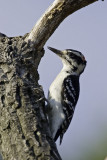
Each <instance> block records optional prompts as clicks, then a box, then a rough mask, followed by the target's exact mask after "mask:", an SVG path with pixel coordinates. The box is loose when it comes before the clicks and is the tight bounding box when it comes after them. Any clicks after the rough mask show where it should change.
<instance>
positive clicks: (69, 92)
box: [54, 75, 79, 144]
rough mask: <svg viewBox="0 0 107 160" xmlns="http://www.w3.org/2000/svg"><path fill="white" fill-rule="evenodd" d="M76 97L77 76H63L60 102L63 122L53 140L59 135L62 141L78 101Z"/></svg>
mask: <svg viewBox="0 0 107 160" xmlns="http://www.w3.org/2000/svg"><path fill="white" fill-rule="evenodd" d="M78 97H79V76H76V75H70V76H68V77H67V78H65V80H64V82H63V90H62V104H63V111H64V113H65V120H64V122H63V124H62V125H61V126H60V128H59V130H58V131H57V133H56V135H55V138H54V140H55V141H56V140H57V139H58V137H59V136H60V144H61V142H62V138H63V135H64V133H65V132H66V130H67V129H68V127H69V124H70V122H71V120H72V117H73V114H74V110H75V106H76V104H77V101H78Z"/></svg>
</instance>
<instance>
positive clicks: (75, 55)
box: [48, 47, 87, 74]
mask: <svg viewBox="0 0 107 160" xmlns="http://www.w3.org/2000/svg"><path fill="white" fill-rule="evenodd" d="M48 49H50V50H51V51H53V52H54V53H56V54H57V55H58V56H59V57H60V58H61V60H62V62H63V65H64V67H65V68H68V69H69V70H70V69H71V70H72V71H73V72H76V73H77V74H81V73H82V72H83V71H84V69H85V66H86V63H87V61H86V60H85V57H84V55H83V54H82V53H81V52H79V51H76V50H72V49H66V50H63V51H60V50H57V49H55V48H51V47H48Z"/></svg>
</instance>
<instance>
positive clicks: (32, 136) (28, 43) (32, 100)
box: [0, 0, 97, 160]
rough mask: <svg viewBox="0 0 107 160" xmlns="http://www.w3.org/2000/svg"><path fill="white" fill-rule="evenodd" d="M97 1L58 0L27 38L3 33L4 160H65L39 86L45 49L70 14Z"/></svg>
mask: <svg viewBox="0 0 107 160" xmlns="http://www.w3.org/2000/svg"><path fill="white" fill-rule="evenodd" d="M95 1H97V0H55V1H54V3H53V5H52V6H51V7H50V8H49V9H48V10H47V11H46V13H45V14H44V15H43V16H42V17H41V18H40V20H39V21H38V22H37V24H36V25H35V26H34V28H33V30H32V31H31V32H30V33H29V34H26V35H25V36H23V37H21V36H20V37H10V38H9V37H7V36H5V35H2V34H0V150H1V153H2V157H3V159H4V160H61V157H60V155H59V153H58V151H57V148H56V145H55V143H54V141H53V139H52V137H51V134H50V130H49V128H48V121H47V117H46V113H45V97H44V92H43V89H42V87H41V86H40V85H39V84H38V80H39V74H38V71H37V69H38V65H39V62H40V60H41V58H42V56H43V55H44V49H43V46H44V44H45V43H46V41H47V40H48V38H49V37H50V36H51V35H52V33H53V32H54V31H55V29H56V28H57V27H58V25H59V24H60V23H61V22H62V21H63V20H64V18H66V17H67V16H68V15H69V14H71V13H73V12H74V11H76V10H78V9H80V8H82V7H84V6H86V5H88V4H90V3H93V2H95ZM47 33H48V34H47Z"/></svg>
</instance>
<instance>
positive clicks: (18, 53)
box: [0, 36, 61, 160]
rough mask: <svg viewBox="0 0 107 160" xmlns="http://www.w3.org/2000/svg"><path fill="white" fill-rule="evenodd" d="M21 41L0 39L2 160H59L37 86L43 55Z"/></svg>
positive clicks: (38, 86)
mask: <svg viewBox="0 0 107 160" xmlns="http://www.w3.org/2000/svg"><path fill="white" fill-rule="evenodd" d="M25 37H26V36H24V37H14V38H8V37H4V38H0V150H1V152H2V156H3V159H4V160H13V159H14V160H36V159H37V160H48V159H56V160H60V159H61V158H60V156H59V154H58V152H57V149H56V146H55V143H54V142H53V140H52V138H51V135H50V132H49V129H48V123H47V119H46V116H45V114H44V109H45V98H44V93H43V90H42V87H41V86H40V85H38V79H39V75H38V72H37V67H38V64H39V61H40V59H41V57H42V56H43V54H44V51H43V50H42V51H41V52H40V51H37V50H36V49H35V48H34V47H32V44H31V43H26V42H25V41H24V39H25Z"/></svg>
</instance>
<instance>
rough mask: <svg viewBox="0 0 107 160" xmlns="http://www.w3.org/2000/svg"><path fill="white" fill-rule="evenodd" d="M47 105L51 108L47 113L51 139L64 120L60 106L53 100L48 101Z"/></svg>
mask: <svg viewBox="0 0 107 160" xmlns="http://www.w3.org/2000/svg"><path fill="white" fill-rule="evenodd" d="M49 105H50V106H51V109H50V111H49V114H48V118H49V124H50V130H51V133H52V137H53V138H54V137H55V134H56V132H57V130H58V129H59V127H60V125H61V124H62V123H63V121H64V119H65V115H64V113H63V110H62V107H61V104H60V103H59V102H58V101H56V100H55V99H50V100H49Z"/></svg>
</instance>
